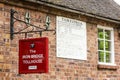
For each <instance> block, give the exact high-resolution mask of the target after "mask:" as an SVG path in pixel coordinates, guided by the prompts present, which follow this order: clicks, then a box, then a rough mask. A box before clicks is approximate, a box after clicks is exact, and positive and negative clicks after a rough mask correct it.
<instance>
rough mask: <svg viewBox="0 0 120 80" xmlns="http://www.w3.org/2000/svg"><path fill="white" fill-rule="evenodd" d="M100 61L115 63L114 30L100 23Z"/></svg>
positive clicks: (100, 62) (106, 63) (102, 62)
mask: <svg viewBox="0 0 120 80" xmlns="http://www.w3.org/2000/svg"><path fill="white" fill-rule="evenodd" d="M98 63H99V64H104V65H115V64H114V30H113V28H111V27H104V26H101V25H98Z"/></svg>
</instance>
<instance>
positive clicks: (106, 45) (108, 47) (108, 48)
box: [105, 41, 111, 51]
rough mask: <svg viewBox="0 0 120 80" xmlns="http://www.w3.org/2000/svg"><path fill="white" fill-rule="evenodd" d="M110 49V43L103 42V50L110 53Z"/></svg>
mask: <svg viewBox="0 0 120 80" xmlns="http://www.w3.org/2000/svg"><path fill="white" fill-rule="evenodd" d="M110 49H111V42H110V41H105V50H106V51H110Z"/></svg>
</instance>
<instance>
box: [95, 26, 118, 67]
mask: <svg viewBox="0 0 120 80" xmlns="http://www.w3.org/2000/svg"><path fill="white" fill-rule="evenodd" d="M98 29H103V30H109V31H110V37H111V39H110V42H111V45H110V48H111V50H110V53H111V62H109V63H107V62H100V61H99V51H100V50H99V49H98V50H97V51H98V64H101V65H111V66H112V65H113V66H115V65H116V64H115V54H114V29H113V28H112V27H107V26H101V25H98V26H97V42H98V40H100V39H99V37H98ZM103 40H105V38H104V39H103ZM98 44H99V43H98ZM98 46H99V45H98ZM104 47H105V45H104Z"/></svg>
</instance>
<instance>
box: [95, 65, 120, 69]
mask: <svg viewBox="0 0 120 80" xmlns="http://www.w3.org/2000/svg"><path fill="white" fill-rule="evenodd" d="M97 67H98V69H109V70H117V69H118V66H116V65H103V64H98V66H97Z"/></svg>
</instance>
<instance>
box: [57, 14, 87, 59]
mask: <svg viewBox="0 0 120 80" xmlns="http://www.w3.org/2000/svg"><path fill="white" fill-rule="evenodd" d="M56 23H57V27H56V34H57V36H56V41H57V43H56V44H57V46H56V47H57V57H62V58H71V59H79V60H86V59H87V41H86V23H85V22H82V21H78V20H74V19H70V18H65V17H60V16H57V20H56Z"/></svg>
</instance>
